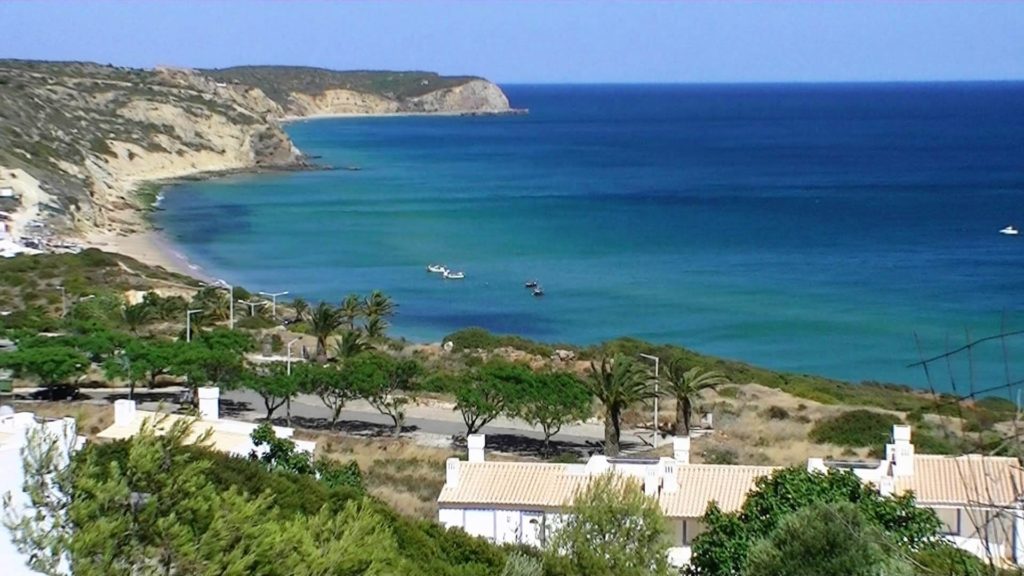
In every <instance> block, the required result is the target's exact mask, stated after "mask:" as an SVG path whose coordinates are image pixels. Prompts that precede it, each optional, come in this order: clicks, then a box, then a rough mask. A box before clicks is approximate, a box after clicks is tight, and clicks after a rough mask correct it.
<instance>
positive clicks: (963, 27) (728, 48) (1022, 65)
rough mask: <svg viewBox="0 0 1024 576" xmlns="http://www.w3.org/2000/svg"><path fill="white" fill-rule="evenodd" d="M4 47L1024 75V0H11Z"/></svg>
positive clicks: (736, 72) (692, 73)
mask: <svg viewBox="0 0 1024 576" xmlns="http://www.w3.org/2000/svg"><path fill="white" fill-rule="evenodd" d="M0 22H2V23H3V25H2V32H0V57H10V58H32V59H50V60H91V61H96V62H100V63H112V64H117V65H124V66H137V67H151V66H154V65H177V66H189V67H197V68H199V67H204V68H205V67H224V66H231V65H239V64H292V65H309V66H322V67H327V68H335V69H392V70H432V71H437V72H441V73H443V74H474V75H480V76H485V77H488V78H490V79H492V80H495V81H497V82H504V83H529V82H536V83H577V82H835V81H942V80H1024V2H1014V1H1009V0H1006V1H1000V2H992V1H984V0H961V1H927V0H916V1H903V2H900V1H893V0H887V1H867V0H865V1H854V0H847V1H838V0H835V1H830V0H803V1H784V2H776V1H769V0H758V1H753V0H751V1H746V2H734V1H721V0H719V1H711V0H700V1H692V2H680V1H677V2H671V1H668V0H662V1H648V2H644V1H625V0H619V1H606V0H578V1H577V0H549V1H541V0H517V1H489V0H447V1H437V2H431V1H412V0H406V1H400V0H390V1H386V2H385V1H378V2H364V1H355V2H328V1H326V0H318V1H301V0H300V1H296V0H291V1H285V0H276V1H269V0H266V1H264V0H250V1H245V2H242V1H228V0H203V1H192V2H186V1H173V2H172V1H165V0H147V1H145V2H143V1H141V0H139V1H135V2H129V1H127V0H124V1H114V0H106V1H96V2H91V1H85V0H79V1H75V2H71V1H47V0H35V1H24V0H4V1H3V2H2V3H0Z"/></svg>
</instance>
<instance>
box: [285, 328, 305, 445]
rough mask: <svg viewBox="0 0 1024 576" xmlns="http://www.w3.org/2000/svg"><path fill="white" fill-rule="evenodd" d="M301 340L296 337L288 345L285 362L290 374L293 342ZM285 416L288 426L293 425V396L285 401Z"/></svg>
mask: <svg viewBox="0 0 1024 576" xmlns="http://www.w3.org/2000/svg"><path fill="white" fill-rule="evenodd" d="M299 340H301V338H296V339H294V340H292V341H291V342H289V343H288V347H287V348H288V361H287V362H286V363H285V371H286V372H287V373H288V375H289V376H291V375H292V344H295V343H296V342H298V341H299ZM284 417H285V421H286V422H287V423H288V426H289V427H291V425H292V397H291V396H289V397H287V398H285V401H284Z"/></svg>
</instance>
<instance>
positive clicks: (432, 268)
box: [427, 264, 448, 274]
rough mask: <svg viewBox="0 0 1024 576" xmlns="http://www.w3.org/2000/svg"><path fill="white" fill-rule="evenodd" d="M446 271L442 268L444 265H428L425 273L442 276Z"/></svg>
mask: <svg viewBox="0 0 1024 576" xmlns="http://www.w3.org/2000/svg"><path fill="white" fill-rule="evenodd" d="M447 271H448V269H447V268H445V267H444V264H429V265H428V266H427V272H433V273H434V274H444V273H445V272H447Z"/></svg>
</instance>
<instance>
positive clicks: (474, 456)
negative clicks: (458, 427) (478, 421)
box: [466, 434, 485, 462]
mask: <svg viewBox="0 0 1024 576" xmlns="http://www.w3.org/2000/svg"><path fill="white" fill-rule="evenodd" d="M484 438H485V437H484V435H483V434H470V435H469V437H467V438H466V447H467V448H469V461H470V462H483V461H484Z"/></svg>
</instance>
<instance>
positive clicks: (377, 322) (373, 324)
mask: <svg viewBox="0 0 1024 576" xmlns="http://www.w3.org/2000/svg"><path fill="white" fill-rule="evenodd" d="M363 329H364V330H365V331H366V337H367V338H369V339H371V340H380V339H381V338H384V334H385V333H386V332H387V331H388V323H387V321H386V320H384V319H383V318H380V317H377V316H374V317H373V318H367V320H366V325H365V326H364V327H363Z"/></svg>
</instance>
